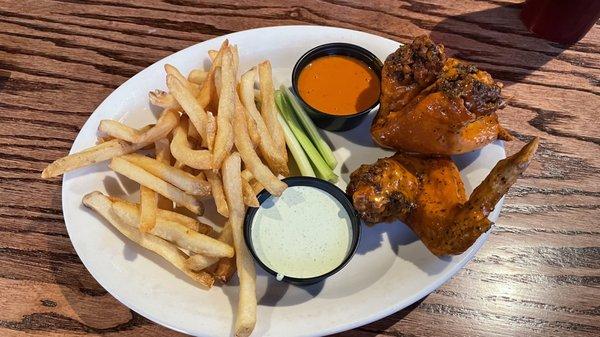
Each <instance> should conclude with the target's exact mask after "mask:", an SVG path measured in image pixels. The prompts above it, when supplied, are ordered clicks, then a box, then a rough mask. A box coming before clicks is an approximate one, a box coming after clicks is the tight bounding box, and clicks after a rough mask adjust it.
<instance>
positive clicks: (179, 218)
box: [108, 196, 215, 236]
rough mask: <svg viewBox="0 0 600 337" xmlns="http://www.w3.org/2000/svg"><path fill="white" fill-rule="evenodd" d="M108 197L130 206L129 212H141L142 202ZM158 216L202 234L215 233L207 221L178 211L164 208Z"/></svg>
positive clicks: (209, 234)
mask: <svg viewBox="0 0 600 337" xmlns="http://www.w3.org/2000/svg"><path fill="white" fill-rule="evenodd" d="M108 198H109V199H111V200H112V202H113V203H114V204H119V207H121V208H128V209H129V212H139V211H140V204H136V203H132V202H129V201H127V200H124V199H120V198H116V197H111V196H108ZM156 216H157V217H159V218H161V219H163V220H168V221H173V222H178V223H179V224H181V225H183V226H185V227H186V228H189V229H191V230H193V231H196V232H198V233H200V234H205V235H208V236H213V235H214V234H215V231H214V229H213V228H212V227H211V226H209V225H207V224H205V223H202V222H200V221H198V220H196V219H194V218H191V217H188V216H185V215H182V214H179V213H177V212H173V211H167V210H164V209H158V210H157V213H156Z"/></svg>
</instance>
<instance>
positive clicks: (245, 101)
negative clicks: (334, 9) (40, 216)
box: [42, 40, 288, 336]
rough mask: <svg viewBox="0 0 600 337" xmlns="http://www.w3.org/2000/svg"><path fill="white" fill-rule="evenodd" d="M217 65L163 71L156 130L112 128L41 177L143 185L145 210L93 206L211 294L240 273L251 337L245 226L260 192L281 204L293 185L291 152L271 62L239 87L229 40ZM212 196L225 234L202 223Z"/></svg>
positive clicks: (238, 331) (92, 200) (250, 267)
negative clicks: (78, 176) (108, 173)
mask: <svg viewBox="0 0 600 337" xmlns="http://www.w3.org/2000/svg"><path fill="white" fill-rule="evenodd" d="M209 57H210V58H211V60H212V64H211V66H210V68H209V69H206V70H205V69H202V68H196V69H194V70H192V71H191V72H190V73H189V74H187V77H186V76H185V75H184V74H182V73H181V72H180V71H179V70H178V69H177V68H176V67H174V66H173V65H169V64H167V65H165V66H164V67H165V72H166V80H165V81H166V86H167V88H168V91H162V90H159V89H157V90H154V91H151V92H150V93H149V99H150V102H151V103H152V104H154V105H157V106H160V107H163V108H164V111H163V113H162V115H161V116H160V118H159V119H158V121H157V122H156V124H154V125H147V126H145V127H143V128H140V129H136V128H135V127H133V126H127V125H125V124H123V123H120V122H118V121H113V120H103V121H101V123H100V125H99V127H98V130H99V137H100V139H102V143H101V144H98V145H96V146H93V147H91V148H88V149H86V150H84V151H82V152H80V153H76V154H72V155H69V156H67V157H64V158H61V159H58V160H56V161H55V162H53V163H52V164H50V165H48V167H47V168H46V169H45V170H44V171H43V172H42V177H43V178H50V177H54V176H58V175H60V174H62V173H64V172H67V171H69V170H73V169H76V168H79V167H84V166H87V165H91V164H94V163H98V162H101V161H105V160H110V163H109V167H110V168H111V169H112V170H113V171H114V172H116V173H118V174H121V175H123V176H125V177H127V178H129V179H131V180H133V181H135V182H137V183H139V184H140V199H139V203H132V202H129V201H126V200H124V199H120V198H117V197H114V196H109V195H104V194H102V193H101V192H92V193H90V194H88V195H86V196H84V198H83V203H84V205H86V206H87V207H89V208H91V209H93V210H95V211H96V212H97V213H98V214H99V215H100V216H102V217H103V218H105V219H106V220H107V221H108V222H109V223H110V224H111V225H112V226H113V227H115V228H116V229H117V230H118V231H119V232H121V233H122V234H123V235H124V236H126V237H127V238H129V239H130V240H131V241H133V242H135V243H136V244H138V245H140V246H142V247H144V248H146V249H149V250H152V251H154V252H156V253H157V254H159V255H160V256H162V257H163V258H164V259H166V260H167V261H168V262H170V263H171V264H173V265H174V266H175V267H177V268H178V269H179V270H181V271H182V272H183V273H185V274H186V275H188V276H189V277H190V278H191V279H193V280H194V281H195V282H196V283H198V284H199V285H201V286H203V287H208V288H209V287H211V286H212V285H213V283H214V281H215V279H217V280H219V281H220V282H222V283H225V282H227V281H228V280H229V279H230V278H231V277H232V276H233V275H234V273H235V272H236V271H237V272H238V275H239V279H240V287H239V289H240V292H239V302H238V310H237V316H236V320H235V335H236V336H248V335H250V333H251V332H252V330H253V329H254V325H255V324H256V311H257V310H256V307H257V300H256V272H255V269H254V262H253V260H252V258H251V256H250V254H249V251H248V249H247V247H246V246H245V243H244V240H243V235H242V222H243V219H244V216H245V212H246V207H258V206H259V201H258V199H257V197H256V195H257V193H258V192H259V191H261V190H262V189H263V188H265V189H267V190H268V191H269V192H270V193H271V194H273V195H275V196H278V195H281V193H282V192H283V190H284V189H285V188H286V187H287V185H286V184H285V183H284V182H282V181H281V180H279V179H278V175H279V174H281V175H287V174H288V166H287V152H286V148H285V141H284V139H283V131H282V130H281V125H280V124H279V121H278V120H277V116H278V114H277V111H276V110H275V109H276V108H275V102H274V97H273V96H274V86H273V80H272V78H271V76H272V74H271V66H270V63H269V62H268V61H266V62H262V63H260V64H259V65H258V68H256V67H254V68H252V69H251V70H250V71H248V72H246V73H244V74H243V75H242V76H241V79H238V75H237V74H238V71H239V70H240V69H239V67H240V60H239V55H238V50H237V47H236V46H233V45H229V41H227V40H225V41H224V42H223V43H222V45H221V47H220V48H219V50H218V51H216V50H215V51H211V52H209ZM257 69H258V70H257ZM257 75H258V81H259V84H260V91H258V93H257V91H256V90H255V89H254V84H255V81H256V79H257ZM257 102H260V103H257ZM257 104H258V105H259V106H260V108H259V107H257ZM152 150H154V152H153V153H154V158H153V157H152ZM242 162H243V166H244V171H242V170H241V168H242ZM263 186H264V187H263ZM208 197H210V198H211V199H212V200H213V201H214V203H215V206H216V210H217V213H219V214H221V215H222V216H224V217H226V218H228V221H227V222H226V224H225V226H224V228H223V230H222V231H220V232H218V231H217V230H215V229H213V227H211V226H210V225H208V224H205V223H202V222H200V221H198V219H197V218H196V216H197V215H201V214H202V213H203V212H204V205H203V204H202V202H201V201H200V200H199V198H208Z"/></svg>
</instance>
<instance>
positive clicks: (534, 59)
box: [430, 4, 567, 86]
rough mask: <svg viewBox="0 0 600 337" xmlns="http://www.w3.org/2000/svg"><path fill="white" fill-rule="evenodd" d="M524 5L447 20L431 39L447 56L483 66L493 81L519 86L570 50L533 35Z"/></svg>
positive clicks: (433, 29)
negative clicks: (523, 14)
mask: <svg viewBox="0 0 600 337" xmlns="http://www.w3.org/2000/svg"><path fill="white" fill-rule="evenodd" d="M520 14H521V4H510V5H507V6H499V7H495V8H490V9H486V10H483V11H477V12H471V13H465V14H461V15H457V16H452V17H448V18H445V19H444V20H442V21H440V22H439V23H438V24H436V25H435V26H434V27H433V28H432V29H431V33H430V34H431V37H432V39H433V40H434V41H435V42H437V43H442V44H444V46H445V47H446V52H447V53H448V56H453V57H457V58H459V59H462V60H465V61H469V62H472V63H475V64H481V68H482V69H483V70H485V71H487V72H489V73H490V74H491V75H492V77H494V79H497V80H500V81H506V82H507V83H506V85H507V86H508V85H510V84H511V82H512V83H515V82H519V81H521V80H523V79H524V78H526V77H527V76H528V75H530V74H531V73H533V72H534V71H536V70H538V69H539V68H541V67H542V66H544V65H545V64H546V63H548V62H549V61H550V60H552V59H554V58H556V57H557V56H559V55H560V54H561V53H562V52H563V51H564V50H565V49H566V48H567V47H565V46H562V45H560V44H558V43H554V42H550V41H546V40H544V39H542V38H539V37H537V36H536V35H535V34H533V33H531V32H530V31H529V30H528V29H527V28H526V27H525V25H524V24H523V23H522V22H521V19H520Z"/></svg>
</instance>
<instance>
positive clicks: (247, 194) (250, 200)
mask: <svg viewBox="0 0 600 337" xmlns="http://www.w3.org/2000/svg"><path fill="white" fill-rule="evenodd" d="M242 192H243V193H244V204H245V205H247V206H250V207H258V206H260V203H259V202H258V199H257V198H256V194H254V189H252V186H251V185H250V183H249V182H248V180H246V179H244V178H242Z"/></svg>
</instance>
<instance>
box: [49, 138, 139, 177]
mask: <svg viewBox="0 0 600 337" xmlns="http://www.w3.org/2000/svg"><path fill="white" fill-rule="evenodd" d="M146 145H148V143H140V144H131V143H128V142H126V141H124V140H120V139H113V140H109V141H107V142H104V143H102V144H99V145H96V146H92V147H90V148H88V149H85V150H83V151H82V152H78V153H73V154H70V155H68V156H66V157H62V158H59V159H57V160H55V161H54V162H52V163H51V164H50V165H48V166H47V167H46V168H45V169H44V171H42V178H52V177H56V176H59V175H61V174H63V173H65V172H68V171H71V170H75V169H78V168H81V167H85V166H89V165H92V164H96V163H99V162H102V161H105V160H109V159H111V158H113V157H116V156H120V155H123V154H127V153H131V152H134V151H137V150H139V149H141V148H143V147H144V146H146Z"/></svg>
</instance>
